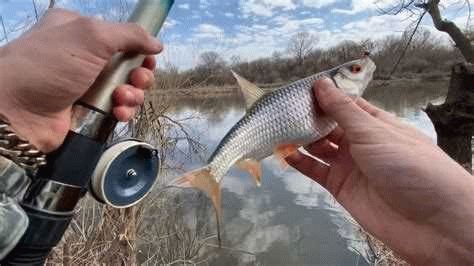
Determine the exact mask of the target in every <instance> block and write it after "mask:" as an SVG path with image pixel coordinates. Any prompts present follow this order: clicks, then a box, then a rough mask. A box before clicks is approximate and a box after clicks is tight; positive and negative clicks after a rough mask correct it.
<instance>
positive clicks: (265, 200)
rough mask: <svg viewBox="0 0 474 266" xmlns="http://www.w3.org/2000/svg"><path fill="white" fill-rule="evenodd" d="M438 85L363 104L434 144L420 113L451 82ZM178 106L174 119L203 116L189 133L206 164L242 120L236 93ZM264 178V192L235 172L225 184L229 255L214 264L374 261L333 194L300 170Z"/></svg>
mask: <svg viewBox="0 0 474 266" xmlns="http://www.w3.org/2000/svg"><path fill="white" fill-rule="evenodd" d="M443 82H444V83H443ZM423 84H424V85H428V86H423ZM433 84H436V85H433ZM433 84H431V83H416V84H411V86H408V87H407V86H405V87H400V84H396V83H395V84H391V85H389V86H379V87H378V88H376V89H375V88H371V89H369V90H368V91H367V93H366V95H365V97H366V98H367V99H368V100H369V101H371V102H373V103H374V104H376V105H378V106H380V107H381V108H383V109H385V110H387V111H390V112H393V113H396V114H397V115H399V116H400V117H402V118H403V119H404V120H405V121H407V122H408V123H411V124H413V125H415V126H416V127H418V128H419V129H421V130H423V132H425V133H426V134H427V135H429V136H430V137H432V138H433V139H435V137H436V135H435V133H434V129H433V126H432V124H431V122H430V121H429V119H428V117H427V116H426V114H425V113H424V112H423V111H422V110H421V108H422V107H424V106H425V105H426V104H427V103H428V102H429V101H435V100H439V99H441V97H442V95H443V94H444V93H445V89H443V86H444V85H445V81H437V82H433ZM173 100H174V101H175V104H174V105H173V106H174V108H173V110H172V114H171V115H173V116H175V117H179V116H186V115H188V114H189V113H192V112H194V113H197V114H199V116H200V117H202V119H200V120H198V121H189V123H191V124H190V125H189V128H192V130H193V134H195V135H196V136H199V139H200V142H202V143H204V144H205V145H206V146H207V150H206V151H205V155H204V156H203V157H204V158H207V157H208V156H209V155H210V153H211V152H212V151H213V150H214V148H215V147H216V146H217V144H218V143H219V141H220V140H221V138H222V137H223V136H224V135H225V134H226V133H227V131H228V130H229V129H230V128H231V127H232V126H233V125H234V124H235V123H236V122H237V121H238V120H239V119H240V117H242V116H243V114H244V108H243V102H242V100H241V99H240V97H239V95H238V94H229V95H219V97H205V98H203V97H200V98H199V99H193V98H192V97H179V98H175V99H173ZM183 145H184V144H183ZM203 164H204V163H203V162H202V161H200V160H197V159H195V160H188V161H187V163H186V165H185V168H186V169H187V170H190V169H194V168H196V167H198V166H202V165H203ZM263 173H264V177H263V184H262V187H260V188H257V187H255V184H254V181H253V179H252V178H251V177H250V176H247V174H246V173H243V172H240V171H238V170H231V171H230V172H229V173H228V175H227V176H226V178H224V180H223V209H224V219H223V221H224V222H223V223H224V227H223V244H224V246H226V247H228V248H229V249H219V250H209V251H208V253H207V254H206V256H208V258H209V260H208V262H210V263H211V264H218V265H220V264H229V263H232V264H237V263H238V264H254V263H258V264H270V265H273V264H279V265H290V264H313V265H314V264H332V265H359V264H362V265H364V264H367V260H370V259H371V258H370V256H371V254H370V251H369V247H368V246H367V245H366V242H365V238H364V236H363V235H361V234H360V230H359V227H358V226H357V224H356V223H355V222H354V221H353V220H352V218H351V217H350V216H349V215H348V214H347V212H346V211H345V210H344V209H343V208H342V207H341V206H340V205H339V204H337V202H335V200H334V199H333V197H332V196H331V195H329V193H327V192H326V191H325V190H323V189H322V188H321V187H320V186H319V185H318V184H316V183H315V182H313V181H311V180H310V179H308V178H306V177H304V176H302V175H301V174H299V173H297V172H296V171H294V170H292V169H286V170H285V169H282V168H281V167H280V164H279V163H278V162H277V161H275V160H273V159H272V158H267V159H266V160H264V162H263ZM175 175H177V174H175ZM209 217H210V215H209ZM238 250H240V251H246V252H238Z"/></svg>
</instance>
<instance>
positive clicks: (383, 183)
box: [286, 80, 474, 265]
mask: <svg viewBox="0 0 474 266" xmlns="http://www.w3.org/2000/svg"><path fill="white" fill-rule="evenodd" d="M314 91H315V98H316V99H317V101H318V102H319V105H320V107H321V108H322V110H323V111H324V112H325V113H326V114H327V115H328V116H330V117H331V118H333V119H334V120H335V121H336V122H338V125H339V126H338V127H337V128H336V129H335V130H334V131H333V132H332V133H330V134H329V135H328V136H327V137H325V138H323V139H320V140H318V141H316V142H314V143H312V144H310V145H308V146H306V150H307V151H308V152H309V153H311V154H312V155H314V156H316V157H318V158H320V159H322V160H324V161H325V162H327V163H328V164H329V166H328V165H327V164H323V163H320V162H318V161H316V160H314V159H313V158H311V157H309V156H306V155H304V154H302V153H300V152H297V153H294V154H293V155H291V156H289V157H287V158H286V160H287V161H288V163H289V164H290V165H292V166H293V167H294V168H296V169H298V170H299V171H301V172H302V173H303V174H305V175H307V176H309V177H310V178H312V179H313V180H315V181H316V182H318V183H319V184H321V185H322V186H323V187H325V188H326V189H327V190H328V191H329V192H330V193H332V194H333V195H334V196H335V197H336V199H337V200H338V201H339V202H340V203H341V204H342V205H343V206H344V207H345V208H346V209H347V210H348V211H349V212H350V213H351V214H352V216H353V217H354V218H355V219H356V220H357V221H358V222H359V223H360V224H361V225H362V226H363V227H364V228H365V229H366V230H367V231H369V232H370V233H372V234H373V235H375V236H376V237H378V238H379V239H380V240H382V241H383V242H385V243H386V244H387V245H389V246H390V247H391V248H392V249H394V250H395V251H396V252H398V254H400V255H402V256H403V257H404V258H405V259H407V260H408V262H411V263H413V264H416V265H419V264H434V265H441V264H451V265H468V264H472V263H473V262H474V227H473V221H474V209H473V208H472V204H473V202H474V178H473V177H472V176H471V175H469V174H468V173H467V172H466V171H465V170H464V169H463V168H462V167H461V166H459V165H458V164H457V163H456V162H454V161H453V160H452V159H450V158H449V157H448V156H447V155H446V154H445V153H444V152H442V151H441V150H440V149H439V148H438V147H437V146H436V145H434V144H433V143H432V142H431V140H430V139H428V138H427V137H426V136H424V135H423V134H422V133H420V132H418V131H417V130H416V129H414V128H412V127H410V126H408V125H405V124H404V123H402V122H401V121H400V120H398V119H397V118H396V117H395V116H394V115H392V114H389V113H387V112H385V111H383V110H380V109H378V108H377V107H375V106H373V105H371V104H369V103H368V102H366V101H364V100H363V99H361V98H357V99H356V100H352V99H351V98H349V97H348V96H346V95H345V94H344V93H342V92H341V91H340V90H337V89H335V87H334V85H333V84H332V82H331V81H330V80H320V81H318V82H317V83H316V84H315V86H314Z"/></svg>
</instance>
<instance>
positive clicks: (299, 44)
mask: <svg viewBox="0 0 474 266" xmlns="http://www.w3.org/2000/svg"><path fill="white" fill-rule="evenodd" d="M317 42H318V39H317V38H316V36H314V35H312V34H311V33H308V32H299V33H297V34H295V35H293V37H292V38H291V39H290V42H289V43H288V52H290V53H291V54H292V55H293V56H294V58H295V59H296V62H297V63H298V65H300V66H301V65H303V63H304V59H305V58H306V57H307V56H308V55H309V54H310V53H311V51H312V50H313V47H314V45H315V44H316V43H317Z"/></svg>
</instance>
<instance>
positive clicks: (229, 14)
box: [224, 12, 235, 18]
mask: <svg viewBox="0 0 474 266" xmlns="http://www.w3.org/2000/svg"><path fill="white" fill-rule="evenodd" d="M224 16H226V17H228V18H233V17H234V16H235V15H234V14H233V13H230V12H225V13H224Z"/></svg>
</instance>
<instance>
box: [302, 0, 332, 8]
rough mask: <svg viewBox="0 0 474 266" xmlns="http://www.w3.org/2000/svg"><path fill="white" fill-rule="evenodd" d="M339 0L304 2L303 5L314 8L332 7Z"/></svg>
mask: <svg viewBox="0 0 474 266" xmlns="http://www.w3.org/2000/svg"><path fill="white" fill-rule="evenodd" d="M338 1H339V0H303V5H305V6H307V7H313V8H321V7H325V6H329V5H332V4H334V3H336V2H338Z"/></svg>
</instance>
